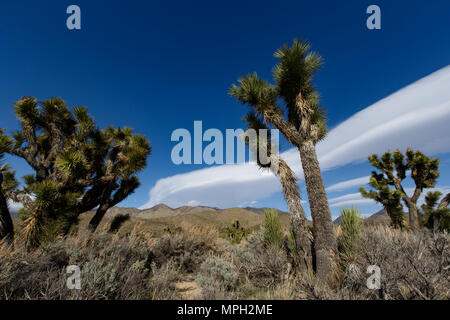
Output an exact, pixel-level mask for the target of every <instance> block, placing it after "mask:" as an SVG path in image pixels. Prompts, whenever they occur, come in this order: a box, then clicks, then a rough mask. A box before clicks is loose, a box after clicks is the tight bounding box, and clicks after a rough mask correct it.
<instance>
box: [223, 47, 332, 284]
mask: <svg viewBox="0 0 450 320" xmlns="http://www.w3.org/2000/svg"><path fill="white" fill-rule="evenodd" d="M275 57H277V58H278V59H279V62H278V64H277V65H276V66H275V69H274V78H275V83H276V85H275V86H273V85H270V84H269V83H267V82H266V81H264V80H260V79H258V76H257V74H256V73H254V74H251V75H247V76H245V77H243V78H241V79H239V80H238V82H239V85H233V86H232V87H231V94H232V95H233V96H235V97H236V98H237V99H238V100H239V101H241V102H242V103H246V104H249V105H251V106H253V107H254V109H255V112H256V113H257V114H258V115H260V116H261V117H262V119H263V120H264V122H265V123H270V124H271V125H273V126H274V127H275V128H277V129H279V130H280V132H281V133H282V134H283V136H284V137H285V138H286V140H287V141H289V142H290V143H292V144H293V145H294V146H295V147H296V148H297V149H298V150H299V152H300V158H301V162H302V167H303V173H304V176H305V183H306V189H307V192H308V200H309V204H310V208H311V216H312V219H313V225H314V249H315V255H316V271H317V275H318V278H319V279H321V280H324V281H327V280H330V279H331V276H332V275H333V273H334V269H333V257H334V254H335V250H336V239H335V236H334V233H333V224H332V220H331V211H330V208H329V205H328V200H327V196H326V193H325V187H324V184H323V180H322V176H321V172H320V166H319V161H318V159H317V154H316V150H315V145H316V143H317V142H318V141H320V140H321V139H322V138H324V137H325V135H326V133H327V128H326V119H325V113H324V110H323V109H322V107H321V106H320V105H319V96H318V94H317V92H316V90H315V87H314V85H313V83H312V80H313V75H314V73H315V72H316V71H317V70H318V69H319V68H320V66H321V65H322V58H321V57H320V56H319V55H318V54H317V53H315V52H310V45H309V44H308V43H306V42H301V41H298V40H294V42H293V44H292V46H288V45H285V46H283V47H282V48H281V49H279V50H278V51H277V52H276V53H275ZM277 98H282V100H283V101H284V110H285V111H286V117H285V116H284V114H283V109H282V108H281V107H280V106H279V105H278V104H277Z"/></svg>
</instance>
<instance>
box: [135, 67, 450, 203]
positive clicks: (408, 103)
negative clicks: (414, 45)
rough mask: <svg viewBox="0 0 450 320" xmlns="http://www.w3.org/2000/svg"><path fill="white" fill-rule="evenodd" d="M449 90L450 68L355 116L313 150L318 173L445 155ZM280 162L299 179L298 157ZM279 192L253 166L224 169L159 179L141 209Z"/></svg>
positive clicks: (236, 199)
mask: <svg viewBox="0 0 450 320" xmlns="http://www.w3.org/2000/svg"><path fill="white" fill-rule="evenodd" d="M448 88H450V66H447V67H445V68H443V69H441V70H439V71H437V72H435V73H433V74H431V75H429V76H427V77H425V78H423V79H421V80H419V81H416V82H415V83H413V84H411V85H409V86H407V87H405V88H403V89H401V90H399V91H397V92H396V93H394V94H392V95H390V96H388V97H386V98H384V99H382V100H380V101H378V102H377V103H375V104H373V105H371V106H370V107H368V108H366V109H364V110H362V111H360V112H358V113H356V114H355V115H353V116H352V117H350V118H349V119H348V120H346V121H344V122H343V123H341V124H340V125H338V126H337V127H335V128H334V129H332V130H331V131H330V133H329V135H328V136H327V138H326V139H325V140H324V141H322V142H320V143H319V144H318V145H317V154H318V157H319V161H320V165H321V168H322V170H323V171H325V170H330V169H333V168H336V167H340V166H343V165H346V164H350V163H356V162H361V161H364V160H366V159H367V157H368V156H369V155H371V154H373V153H382V152H385V151H386V150H387V149H397V148H399V149H401V150H404V149H406V148H407V147H411V148H418V149H421V151H423V152H425V153H427V154H437V153H445V152H449V151H450V144H449V143H448V141H450V126H449V125H448V123H449V122H450V90H448ZM281 156H282V157H283V158H284V159H285V160H286V161H287V162H288V164H290V165H291V167H292V168H293V169H294V170H295V172H296V174H297V175H298V177H300V178H301V177H302V171H301V165H300V159H299V154H298V151H297V150H295V149H290V150H288V151H286V152H284V153H283V154H282V155H281ZM278 191H280V184H279V181H278V179H277V178H276V177H274V176H273V175H271V174H270V173H269V172H265V171H261V170H259V169H258V168H257V167H256V165H255V164H254V163H245V164H238V165H223V166H215V167H211V168H207V169H201V170H195V171H191V172H188V173H185V174H179V175H176V176H171V177H168V178H164V179H160V180H159V181H157V183H156V184H155V186H154V187H153V188H152V189H151V190H150V193H149V195H150V200H149V201H148V202H147V203H146V204H144V205H143V206H142V207H143V208H148V207H151V206H153V205H156V204H158V203H166V204H168V205H171V206H179V205H184V204H187V203H189V201H196V202H198V203H201V204H202V205H212V206H222V207H230V206H238V205H239V204H242V203H244V202H248V201H253V200H257V199H264V198H266V197H268V196H270V195H272V194H273V193H275V192H278ZM355 200H356V199H355ZM360 200H367V199H360ZM343 201H345V200H343ZM335 204H336V203H335Z"/></svg>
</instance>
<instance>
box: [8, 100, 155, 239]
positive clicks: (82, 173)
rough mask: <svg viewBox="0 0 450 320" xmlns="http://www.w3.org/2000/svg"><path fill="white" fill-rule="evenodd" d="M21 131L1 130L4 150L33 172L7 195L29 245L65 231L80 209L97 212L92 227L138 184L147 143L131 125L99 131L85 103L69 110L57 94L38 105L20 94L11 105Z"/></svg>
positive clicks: (76, 220) (144, 161)
mask: <svg viewBox="0 0 450 320" xmlns="http://www.w3.org/2000/svg"><path fill="white" fill-rule="evenodd" d="M15 113H16V116H17V118H18V119H19V121H20V124H21V130H20V131H17V132H14V133H13V134H12V135H11V137H10V136H7V135H5V134H4V132H1V133H0V139H1V141H3V142H2V145H3V147H2V148H3V151H4V152H7V153H9V154H12V155H14V156H18V157H20V158H23V159H24V160H25V161H26V162H27V163H28V164H29V165H30V166H31V168H32V169H33V170H34V171H35V174H32V175H29V176H26V177H24V180H25V187H24V188H23V189H20V190H14V191H13V192H11V193H10V195H9V197H10V198H11V199H13V200H14V201H15V202H20V203H21V204H22V205H23V207H24V208H23V210H22V212H21V214H20V215H21V217H22V218H23V219H24V228H23V232H24V236H25V239H26V241H27V242H28V244H29V245H31V246H36V245H38V244H39V242H40V240H41V239H42V238H45V237H54V236H57V235H60V234H67V233H68V232H70V231H71V230H73V228H74V227H76V225H77V222H78V217H79V215H80V214H81V213H84V212H86V211H89V210H93V209H94V208H96V207H97V209H96V213H95V215H94V217H93V218H92V220H91V221H90V223H89V228H90V230H92V231H94V230H95V229H96V228H97V226H98V224H99V223H100V221H101V219H102V218H103V216H104V214H105V212H106V210H107V209H108V208H110V207H112V206H114V205H116V204H117V203H119V202H120V201H122V200H123V199H125V198H126V197H127V196H128V195H129V194H131V193H132V192H133V191H134V190H135V189H136V188H137V187H138V186H139V180H138V178H137V177H136V175H135V174H136V173H137V172H139V171H140V170H142V169H143V168H144V167H145V166H146V159H147V156H148V155H149V154H150V152H151V149H150V144H149V142H148V141H147V140H146V138H145V137H144V136H142V135H138V134H133V131H132V129H130V128H124V129H120V128H118V129H114V128H113V127H108V128H106V129H104V130H100V129H98V128H97V127H96V125H95V123H94V120H93V119H92V117H91V116H90V115H89V114H88V113H87V108H86V107H77V108H74V109H73V112H71V111H70V110H69V108H68V107H67V105H66V103H65V102H64V101H63V100H61V99H60V98H53V99H48V100H44V101H42V102H40V103H38V102H37V100H36V99H35V98H33V97H24V98H22V99H21V100H20V101H18V102H16V104H15Z"/></svg>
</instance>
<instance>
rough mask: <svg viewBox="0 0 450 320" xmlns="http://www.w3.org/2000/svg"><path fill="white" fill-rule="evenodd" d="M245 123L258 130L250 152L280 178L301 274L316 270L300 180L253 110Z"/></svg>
mask: <svg viewBox="0 0 450 320" xmlns="http://www.w3.org/2000/svg"><path fill="white" fill-rule="evenodd" d="M244 120H245V121H246V122H247V124H248V129H253V130H255V131H254V133H255V135H256V139H254V140H253V141H252V139H251V137H249V135H246V140H245V142H246V143H247V144H248V145H249V148H250V150H251V151H252V152H253V153H254V154H255V155H256V163H257V164H258V166H259V167H260V168H263V169H270V170H271V171H272V172H273V174H275V175H276V176H278V177H279V178H280V182H281V187H282V190H283V195H284V198H285V199H286V202H287V204H288V208H289V212H290V213H291V216H290V218H291V228H292V232H293V234H294V237H295V242H296V247H297V250H298V252H297V253H298V257H299V269H300V272H308V271H310V270H312V254H311V244H312V243H311V239H310V237H309V231H308V229H307V226H306V216H305V211H304V210H303V207H302V204H301V200H300V191H299V188H298V185H297V179H296V177H295V175H294V173H293V172H292V170H291V168H290V167H289V165H288V164H287V163H286V162H285V161H284V160H283V159H282V158H281V157H280V156H279V155H278V154H276V153H273V152H272V149H273V147H272V143H271V137H270V131H269V130H268V129H269V128H268V126H267V125H266V124H265V123H264V121H263V120H262V119H261V117H260V116H258V114H256V113H255V112H253V111H250V112H249V113H248V114H247V115H246V116H245V117H244ZM261 129H262V130H266V132H267V134H266V135H265V136H264V137H262V136H261V135H260V131H259V130H261Z"/></svg>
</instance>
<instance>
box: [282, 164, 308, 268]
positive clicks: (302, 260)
mask: <svg viewBox="0 0 450 320" xmlns="http://www.w3.org/2000/svg"><path fill="white" fill-rule="evenodd" d="M278 162H279V176H280V181H281V186H282V188H283V194H284V198H285V199H286V202H287V204H288V207H289V211H290V213H291V226H292V231H293V233H294V236H295V242H296V244H297V250H298V256H299V268H300V271H301V272H307V271H309V270H312V254H311V240H310V238H309V237H308V229H307V228H306V216H305V212H304V211H303V207H302V204H301V202H300V192H299V190H298V185H297V181H296V179H295V177H294V174H293V173H292V170H291V168H289V166H288V165H287V164H286V162H284V160H282V159H279V160H278Z"/></svg>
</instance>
